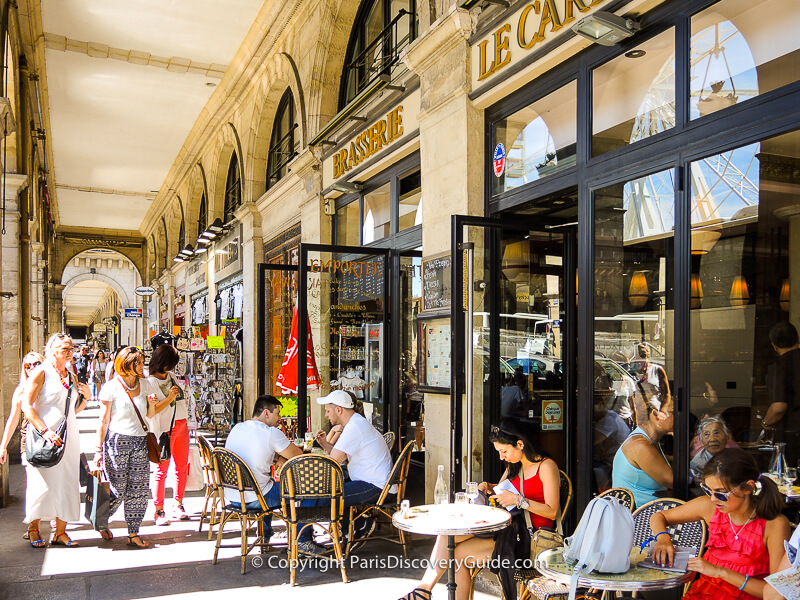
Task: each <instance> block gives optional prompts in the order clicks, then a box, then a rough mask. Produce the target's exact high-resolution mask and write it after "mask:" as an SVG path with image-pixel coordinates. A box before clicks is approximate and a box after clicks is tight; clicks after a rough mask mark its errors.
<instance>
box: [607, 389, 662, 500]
mask: <svg viewBox="0 0 800 600" xmlns="http://www.w3.org/2000/svg"><path fill="white" fill-rule="evenodd" d="M674 411H675V409H674V406H673V403H672V398H671V397H670V396H667V399H666V400H665V401H663V402H661V401H659V400H658V399H656V398H652V399H651V400H650V405H649V407H648V416H647V421H645V422H644V423H642V424H641V425H640V426H639V427H637V428H636V429H634V430H633V432H631V434H630V435H629V436H628V439H626V440H625V442H624V443H623V444H622V446H620V448H619V450H617V454H616V455H615V456H614V467H613V472H612V485H613V486H614V487H624V488H628V489H629V490H630V491H632V492H633V496H634V498H635V500H636V506H642V505H643V504H645V503H647V502H650V501H651V500H655V499H657V498H658V496H656V492H661V491H664V490H667V489H671V488H672V467H671V466H670V464H669V461H667V457H666V456H664V452H663V451H662V450H661V446H659V442H660V441H661V438H663V437H664V436H665V435H667V434H671V433H672V428H673V425H674V420H675V415H674Z"/></svg>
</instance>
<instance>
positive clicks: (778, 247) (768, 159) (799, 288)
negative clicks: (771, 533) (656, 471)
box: [690, 132, 800, 470]
mask: <svg viewBox="0 0 800 600" xmlns="http://www.w3.org/2000/svg"><path fill="white" fill-rule="evenodd" d="M798 164H800V134H798V133H797V132H793V133H790V134H786V135H782V136H778V137H774V138H770V139H767V140H763V141H761V142H760V143H756V144H750V145H748V146H743V147H740V148H736V149H733V150H730V151H726V152H722V153H720V154H718V155H715V156H711V157H708V158H705V159H702V160H699V161H697V162H695V163H692V165H691V173H692V177H691V193H692V232H691V238H692V272H691V290H692V297H691V307H692V310H691V313H690V327H691V354H690V360H691V364H690V386H691V387H690V400H691V412H692V418H693V419H695V420H699V419H701V418H703V417H704V416H705V415H708V414H711V415H718V416H720V417H722V418H723V420H724V421H725V423H726V424H727V426H728V428H729V429H730V432H731V435H732V438H733V440H734V441H735V442H736V443H738V444H748V443H749V444H755V443H759V444H760V443H762V442H763V441H764V440H769V439H771V438H774V440H775V441H784V442H786V443H787V455H788V458H789V459H790V465H791V466H794V465H796V464H797V459H798V458H800V443H799V442H800V440H798V439H797V437H796V435H795V434H794V433H793V431H795V430H800V429H798V428H797V424H796V423H794V422H793V421H792V417H791V415H788V414H787V415H786V416H785V417H783V418H782V419H780V420H779V421H778V423H777V426H776V429H775V430H774V431H772V430H769V429H768V430H764V428H763V424H762V421H761V419H760V417H764V416H765V415H766V414H767V411H768V410H769V406H770V404H771V403H772V402H773V401H774V400H775V399H776V398H777V397H778V395H779V394H780V385H779V384H778V382H777V380H776V375H775V372H776V371H775V367H774V365H775V364H776V361H777V359H778V354H777V353H776V352H775V351H774V350H773V347H772V342H771V341H770V337H769V333H770V330H771V329H772V328H773V327H774V326H776V325H777V324H780V323H787V322H793V323H795V324H797V323H799V322H800V300H794V298H796V297H797V296H798V294H800V281H796V279H797V277H796V276H794V275H795V274H796V273H798V269H797V265H796V261H797V257H798V256H800V253H799V252H798V250H797V249H798V248H800V209H798V200H797V194H796V192H795V191H794V190H795V189H796V188H797V186H798V185H800V179H799V178H798V169H797V165H798ZM772 420H773V419H770V421H772ZM762 432H763V433H762ZM704 449H706V450H708V448H707V447H706V445H704V443H703V440H702V439H700V438H697V439H695V441H694V443H693V445H692V452H691V454H692V456H698V455H701V453H702V451H703V450H704ZM712 450H716V448H712ZM762 455H763V456H762ZM768 456H769V454H768V453H766V452H757V453H756V457H757V458H758V459H762V458H763V459H764V460H762V463H761V465H760V466H761V468H762V470H766V469H767V466H768V465H767V464H766V460H767V459H768Z"/></svg>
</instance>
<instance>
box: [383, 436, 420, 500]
mask: <svg viewBox="0 0 800 600" xmlns="http://www.w3.org/2000/svg"><path fill="white" fill-rule="evenodd" d="M413 447H414V440H411V441H410V442H408V443H407V444H406V446H405V448H403V451H402V452H401V453H400V456H398V457H397V460H396V461H394V466H393V467H392V470H391V471H390V472H389V479H388V480H387V481H386V485H384V486H383V490H381V495H380V496H378V500H377V501H376V502H375V503H376V504H384V503H385V502H386V498H387V496H388V495H389V494H390V493H391V489H392V486H397V501H398V503H399V501H400V500H401V499H402V498H404V497H405V495H406V483H407V482H408V469H409V467H410V466H411V449H412V448H413Z"/></svg>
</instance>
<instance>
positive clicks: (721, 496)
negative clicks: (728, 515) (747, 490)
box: [700, 483, 742, 502]
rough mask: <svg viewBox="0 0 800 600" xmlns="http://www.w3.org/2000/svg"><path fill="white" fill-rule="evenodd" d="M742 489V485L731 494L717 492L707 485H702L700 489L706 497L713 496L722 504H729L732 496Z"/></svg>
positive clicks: (730, 492)
mask: <svg viewBox="0 0 800 600" xmlns="http://www.w3.org/2000/svg"><path fill="white" fill-rule="evenodd" d="M741 487H742V486H741V485H737V486H736V487H735V488H733V489H732V490H731V491H729V492H715V491H714V490H712V489H711V488H710V487H708V486H707V485H706V484H705V483H701V484H700V489H701V490H703V491H704V492H705V494H706V496H711V497H712V498H715V499H717V500H719V501H720V502H727V501H728V498H730V496H731V494H732V493H733V492H735V491H736V490H738V489H739V488H741Z"/></svg>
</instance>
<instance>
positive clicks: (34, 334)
mask: <svg viewBox="0 0 800 600" xmlns="http://www.w3.org/2000/svg"><path fill="white" fill-rule="evenodd" d="M44 249H45V247H44V244H43V243H41V242H31V271H30V273H31V302H30V305H31V306H30V315H31V346H30V347H31V349H32V350H35V351H37V352H41V350H42V349H43V348H44V343H45V339H44V332H45V325H46V321H45V319H46V315H45V314H44V284H45V281H44V267H45V261H44V260H43V259H42V255H43V254H44Z"/></svg>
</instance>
